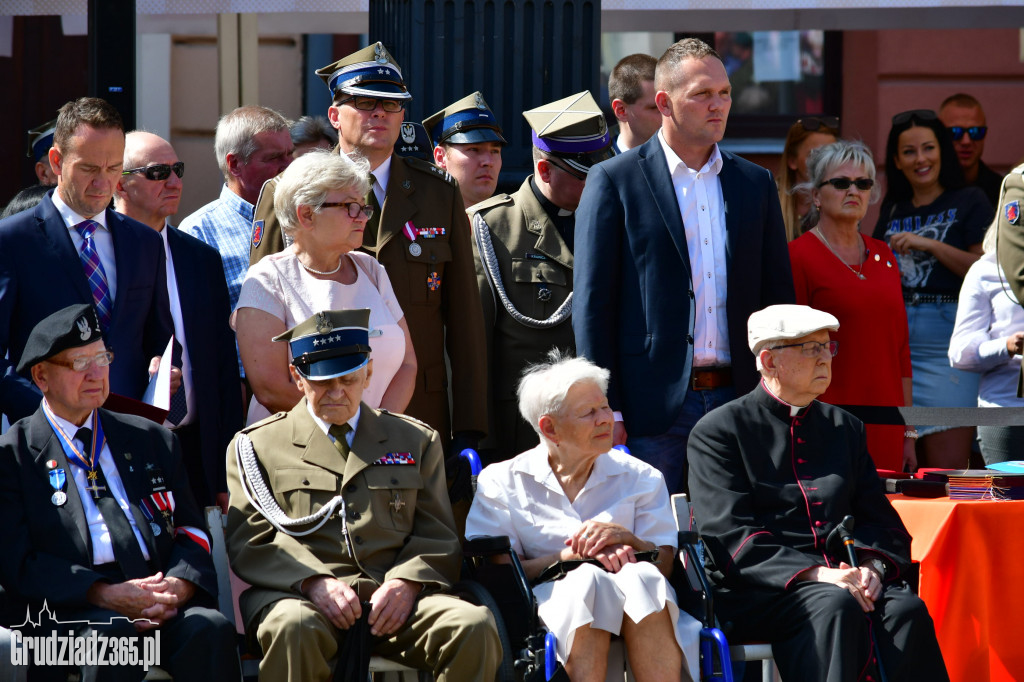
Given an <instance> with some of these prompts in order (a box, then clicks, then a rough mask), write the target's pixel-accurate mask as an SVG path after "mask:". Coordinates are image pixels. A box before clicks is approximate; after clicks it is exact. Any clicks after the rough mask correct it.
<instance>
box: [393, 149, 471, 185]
mask: <svg viewBox="0 0 1024 682" xmlns="http://www.w3.org/2000/svg"><path fill="white" fill-rule="evenodd" d="M402 158H403V159H405V162H406V163H407V164H408V165H409V168H413V169H415V170H418V171H423V172H425V173H429V174H430V175H433V176H434V177H436V178H440V179H441V180H444V181H445V182H447V183H448V184H449V185H451V186H452V187H455V186H457V185H458V181H457V180H456V179H455V178H453V177H452V175H451V173H449V172H448V171H446V170H445V169H443V168H439V167H437V166H435V165H434V164H432V163H430V162H428V161H423V160H422V159H417V158H416V157H413V156H403V157H402Z"/></svg>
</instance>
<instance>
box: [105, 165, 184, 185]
mask: <svg viewBox="0 0 1024 682" xmlns="http://www.w3.org/2000/svg"><path fill="white" fill-rule="evenodd" d="M172 172H173V173H174V174H175V175H177V176H178V177H179V178H180V177H182V176H184V175H185V162H184V161H178V162H177V163H174V164H167V163H154V164H153V165H152V166H142V167H140V168H130V169H128V170H126V171H121V175H131V174H132V173H142V174H143V175H145V176H146V179H147V180H158V181H159V180H166V179H167V178H169V177H171V173H172Z"/></svg>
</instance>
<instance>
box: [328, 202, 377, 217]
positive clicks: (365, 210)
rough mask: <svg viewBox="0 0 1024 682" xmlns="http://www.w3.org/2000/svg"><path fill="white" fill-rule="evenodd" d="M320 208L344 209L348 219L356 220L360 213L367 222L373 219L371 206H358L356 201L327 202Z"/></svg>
mask: <svg viewBox="0 0 1024 682" xmlns="http://www.w3.org/2000/svg"><path fill="white" fill-rule="evenodd" d="M320 208H344V209H345V210H346V211H348V217H349V218H353V219H355V218H358V217H359V214H360V213H362V214H363V215H364V216H365V217H366V219H367V220H369V219H370V218H372V217H373V206H370V205H369V204H366V205H365V206H364V205H363V204H360V203H359V202H358V201H328V202H326V203H324V204H322V205H321V206H320Z"/></svg>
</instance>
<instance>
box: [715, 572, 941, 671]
mask: <svg viewBox="0 0 1024 682" xmlns="http://www.w3.org/2000/svg"><path fill="white" fill-rule="evenodd" d="M715 606H716V610H717V611H718V617H719V619H720V620H721V622H723V623H731V624H732V627H731V629H730V631H729V632H728V633H727V635H728V637H729V638H730V640H731V641H733V642H734V643H736V642H770V643H771V645H772V654H773V655H774V657H775V663H776V665H777V666H778V667H779V673H780V674H781V675H782V679H783V680H785V681H786V682H797V681H802V680H806V681H807V682H823V681H824V682H854V681H855V680H865V681H867V680H872V681H875V682H877V680H878V679H879V677H878V676H877V673H876V671H875V668H874V665H873V662H874V661H875V660H876V658H877V659H878V662H879V664H880V665H883V666H884V667H885V672H886V676H887V679H888V680H889V682H933V681H935V682H943V681H946V682H948V680H949V675H948V674H947V673H946V666H945V663H943V660H942V652H941V651H940V650H939V644H938V641H937V640H936V639H935V626H934V624H933V623H932V619H931V616H930V615H928V610H927V608H926V607H925V604H924V602H923V601H921V599H920V598H918V597H917V595H915V594H914V593H913V592H912V591H911V590H910V588H909V587H907V586H906V585H905V584H900V585H898V586H897V585H890V586H887V587H886V589H885V591H884V592H883V593H882V598H881V599H879V600H878V601H877V602H876V603H875V611H874V612H873V613H870V614H868V613H865V612H864V611H863V610H862V609H861V608H860V606H859V605H858V604H857V602H856V601H855V600H854V598H853V596H852V595H851V594H850V593H849V592H847V591H846V590H844V589H842V588H839V587H836V586H835V585H832V584H828V583H817V582H801V583H796V584H795V586H794V587H792V588H790V589H789V590H786V591H785V592H777V591H769V590H761V589H747V590H743V589H731V590H720V591H719V592H718V593H717V595H716V598H715ZM872 631H874V634H875V639H876V641H877V643H878V651H877V652H876V651H875V650H874V647H873V646H872V642H871V633H872Z"/></svg>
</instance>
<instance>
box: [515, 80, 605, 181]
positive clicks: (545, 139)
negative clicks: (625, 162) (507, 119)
mask: <svg viewBox="0 0 1024 682" xmlns="http://www.w3.org/2000/svg"><path fill="white" fill-rule="evenodd" d="M523 117H524V118H525V119H526V122H527V123H529V124H530V128H532V129H533V130H532V135H531V137H532V138H533V146H534V147H536V148H537V149H539V150H541V151H542V152H546V153H547V154H550V155H551V156H555V157H558V158H560V159H562V160H563V161H565V162H566V163H567V164H569V166H571V167H572V168H573V169H574V170H576V171H577V172H579V173H582V174H584V175H586V174H587V173H589V172H590V167H591V166H593V165H595V164H597V163H599V162H601V161H604V160H605V159H610V158H611V157H613V156H614V155H615V151H614V150H613V149H612V138H611V135H610V134H609V133H608V122H607V121H605V118H604V113H602V112H601V107H599V106H598V105H597V102H596V101H595V100H594V96H593V95H591V94H590V91H588V90H584V91H583V92H578V93H576V94H575V95H570V96H569V97H565V98H563V99H560V100H557V101H555V102H551V103H550V104H545V105H543V106H539V107H537V108H536V109H531V110H529V111H524V112H523Z"/></svg>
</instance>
